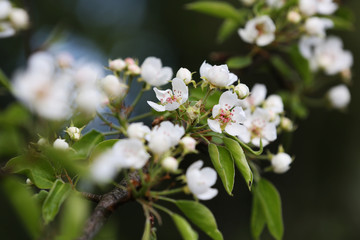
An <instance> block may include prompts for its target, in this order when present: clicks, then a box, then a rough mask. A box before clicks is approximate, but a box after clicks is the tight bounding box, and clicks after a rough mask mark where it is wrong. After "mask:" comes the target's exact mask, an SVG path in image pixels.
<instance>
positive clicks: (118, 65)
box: [109, 58, 126, 71]
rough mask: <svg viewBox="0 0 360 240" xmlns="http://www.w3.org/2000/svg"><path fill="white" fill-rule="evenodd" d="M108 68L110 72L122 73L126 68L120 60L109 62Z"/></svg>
mask: <svg viewBox="0 0 360 240" xmlns="http://www.w3.org/2000/svg"><path fill="white" fill-rule="evenodd" d="M109 68H110V70H111V71H122V70H124V69H125V68H126V63H125V61H124V60H122V59H121V58H118V59H114V60H109Z"/></svg>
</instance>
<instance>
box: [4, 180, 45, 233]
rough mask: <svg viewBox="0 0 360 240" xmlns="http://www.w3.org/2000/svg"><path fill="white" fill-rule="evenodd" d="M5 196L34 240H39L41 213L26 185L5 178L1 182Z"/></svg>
mask: <svg viewBox="0 0 360 240" xmlns="http://www.w3.org/2000/svg"><path fill="white" fill-rule="evenodd" d="M1 185H2V188H3V189H4V192H5V196H2V197H8V198H9V200H10V203H11V204H12V206H13V207H14V209H15V211H16V213H17V215H18V217H19V218H20V220H21V221H22V222H23V224H24V226H25V228H26V229H27V231H28V232H29V234H30V235H31V236H32V238H33V239H39V235H40V229H41V226H40V223H41V211H40V206H39V205H38V204H37V202H36V200H35V199H34V198H33V197H32V196H31V195H32V194H31V193H30V191H29V190H28V188H26V186H25V185H24V184H21V183H19V182H18V181H17V180H15V179H12V178H5V179H3V181H2V182H1Z"/></svg>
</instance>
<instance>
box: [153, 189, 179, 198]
mask: <svg viewBox="0 0 360 240" xmlns="http://www.w3.org/2000/svg"><path fill="white" fill-rule="evenodd" d="M183 191H184V190H183V188H182V187H181V188H175V189H171V190H165V191H161V192H151V194H153V195H154V197H157V196H161V195H170V194H175V193H180V192H183Z"/></svg>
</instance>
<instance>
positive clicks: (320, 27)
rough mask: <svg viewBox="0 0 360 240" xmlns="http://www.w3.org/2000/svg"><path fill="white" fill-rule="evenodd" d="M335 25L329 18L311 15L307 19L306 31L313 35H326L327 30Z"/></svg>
mask: <svg viewBox="0 0 360 240" xmlns="http://www.w3.org/2000/svg"><path fill="white" fill-rule="evenodd" d="M333 26H334V23H333V21H332V20H330V19H328V18H319V17H311V18H308V19H306V21H305V30H306V32H307V33H308V34H309V35H313V36H319V37H325V36H326V32H325V30H326V29H328V28H332V27H333Z"/></svg>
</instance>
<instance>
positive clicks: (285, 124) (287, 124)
mask: <svg viewBox="0 0 360 240" xmlns="http://www.w3.org/2000/svg"><path fill="white" fill-rule="evenodd" d="M280 126H281V128H282V129H284V130H285V131H287V132H291V131H292V130H293V129H294V125H293V122H292V121H291V120H290V119H289V118H287V117H282V118H281V122H280Z"/></svg>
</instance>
